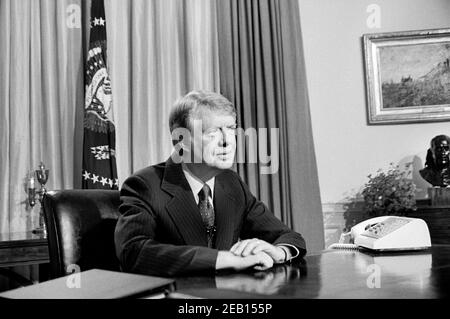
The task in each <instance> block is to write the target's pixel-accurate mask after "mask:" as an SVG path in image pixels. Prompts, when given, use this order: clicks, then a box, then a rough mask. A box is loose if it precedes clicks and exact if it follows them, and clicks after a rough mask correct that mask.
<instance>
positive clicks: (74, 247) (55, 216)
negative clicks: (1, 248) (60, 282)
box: [43, 189, 120, 278]
mask: <svg viewBox="0 0 450 319" xmlns="http://www.w3.org/2000/svg"><path fill="white" fill-rule="evenodd" d="M119 203H120V197H119V191H117V190H97V189H92V190H79V189H72V190H61V191H50V192H48V193H47V194H46V195H45V196H44V198H43V207H44V217H45V223H46V225H47V238H48V246H49V255H50V269H51V274H50V275H51V277H52V278H56V277H60V276H65V275H67V274H70V273H72V272H73V271H74V270H76V269H77V268H76V266H78V267H79V269H80V270H81V271H84V270H88V269H92V268H99V269H106V270H116V271H118V270H120V266H119V261H118V259H117V257H116V253H115V246H114V229H115V226H116V223H117V218H118V217H119Z"/></svg>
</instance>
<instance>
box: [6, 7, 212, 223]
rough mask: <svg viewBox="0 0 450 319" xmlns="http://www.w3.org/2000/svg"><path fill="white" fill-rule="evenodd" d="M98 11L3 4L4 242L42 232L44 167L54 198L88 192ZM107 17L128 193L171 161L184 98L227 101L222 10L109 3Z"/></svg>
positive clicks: (118, 135) (120, 160)
mask: <svg viewBox="0 0 450 319" xmlns="http://www.w3.org/2000/svg"><path fill="white" fill-rule="evenodd" d="M90 3H91V1H89V0H88V1H81V0H77V1H74V0H63V1H60V0H58V1H55V0H21V1H13V0H0V43H1V47H0V76H1V79H2V81H1V82H0V143H1V144H0V145H1V150H2V152H1V158H0V194H1V195H0V196H1V197H0V198H1V202H0V232H8V231H11V232H16V231H29V230H31V229H33V228H35V227H37V226H38V223H39V221H38V218H39V209H40V205H39V204H37V205H36V206H35V207H34V208H31V207H29V205H28V204H27V194H26V179H27V175H28V173H29V172H30V170H32V169H37V166H38V165H39V163H40V161H43V162H44V164H45V165H46V167H47V168H49V169H50V177H49V180H48V182H47V185H46V186H47V189H49V190H51V189H65V188H66V189H70V188H80V187H81V156H82V139H83V135H82V132H83V125H82V120H83V107H84V59H83V57H84V56H85V54H86V48H87V44H88V41H89V37H88V34H89V9H90ZM105 11H106V20H107V23H106V25H107V38H108V43H107V50H108V64H109V70H110V77H111V85H112V93H113V112H114V118H115V122H116V123H115V124H116V148H117V149H116V151H117V153H116V155H117V165H118V167H117V169H118V175H119V183H120V182H123V180H124V179H125V178H126V177H127V176H129V175H130V174H131V173H132V172H134V171H136V170H138V169H140V168H142V167H145V166H147V165H151V164H156V163H158V162H161V161H164V160H165V159H167V157H168V156H169V155H170V153H171V150H172V143H171V138H170V133H169V127H168V116H169V110H170V108H171V106H172V104H173V103H174V101H175V100H176V99H177V98H178V97H180V96H181V95H184V94H185V93H187V92H188V91H190V90H192V89H204V90H211V91H218V89H219V78H218V43H217V40H218V39H217V26H216V15H215V13H216V7H215V3H214V2H213V1H209V0H186V1H185V0H152V1H147V0H135V1H123V0H105ZM73 19H75V20H78V22H77V23H75V24H74V20H73ZM69 26H71V27H69Z"/></svg>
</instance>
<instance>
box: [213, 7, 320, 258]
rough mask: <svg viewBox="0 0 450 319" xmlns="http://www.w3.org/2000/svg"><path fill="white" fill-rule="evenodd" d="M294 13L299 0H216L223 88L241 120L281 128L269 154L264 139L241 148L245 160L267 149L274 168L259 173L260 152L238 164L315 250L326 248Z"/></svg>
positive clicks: (261, 167) (252, 185) (259, 192)
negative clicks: (253, 160) (252, 154)
mask: <svg viewBox="0 0 450 319" xmlns="http://www.w3.org/2000/svg"><path fill="white" fill-rule="evenodd" d="M298 12H299V10H298V3H297V0H219V1H217V18H218V31H219V71H220V88H221V91H222V93H223V94H224V95H225V96H227V97H228V98H229V99H230V100H231V101H233V102H234V104H235V106H236V107H237V110H238V120H239V126H241V127H243V128H244V129H246V130H247V129H249V128H255V129H261V128H267V129H269V132H270V129H271V128H278V133H277V134H273V135H274V136H271V137H269V138H268V139H267V141H271V138H272V137H274V138H275V137H276V135H278V139H279V140H278V142H277V143H276V142H272V143H270V144H271V148H269V149H268V150H269V151H268V152H267V151H266V150H264V149H261V147H264V145H265V143H262V144H258V143H251V144H252V145H248V146H247V147H246V148H245V155H246V158H245V160H246V162H248V161H249V160H251V158H250V157H251V156H250V153H251V151H253V152H258V153H259V152H260V151H262V152H261V154H262V155H264V154H267V155H272V156H273V157H274V158H272V160H271V162H270V163H269V164H271V165H272V169H271V170H269V171H270V172H271V173H270V174H262V170H264V169H265V168H264V167H265V166H266V169H267V165H266V164H264V161H262V158H261V156H260V155H258V163H255V164H250V165H249V164H248V163H245V164H243V163H241V164H239V163H238V165H237V169H238V172H239V174H240V175H241V177H242V178H243V179H244V180H245V181H246V182H247V183H248V184H249V186H250V189H251V190H252V192H254V193H255V194H256V195H257V197H259V198H260V199H261V200H262V201H263V202H265V203H266V204H268V206H269V208H271V209H272V210H273V212H274V213H275V215H277V216H278V217H280V218H281V220H283V221H284V222H285V223H286V224H287V225H289V226H290V227H292V228H293V229H294V230H296V231H299V232H300V233H301V234H302V235H303V236H304V237H305V240H306V244H307V248H308V250H309V252H314V251H319V250H321V249H323V246H324V230H323V217H322V209H321V201H320V192H319V184H318V175H317V167H316V160H315V153H314V144H313V136H312V128H311V119H310V112H309V99H308V90H307V84H306V71H305V64H304V57H303V48H302V39H301V30H300V17H299V13H298ZM260 132H261V131H258V141H259V140H261V139H262V140H263V142H264V135H263V134H261V133H260ZM275 133H276V131H275ZM274 141H277V139H276V138H275V139H274ZM270 144H269V145H270ZM277 161H278V166H277V165H276V164H277Z"/></svg>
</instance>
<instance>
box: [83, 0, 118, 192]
mask: <svg viewBox="0 0 450 319" xmlns="http://www.w3.org/2000/svg"><path fill="white" fill-rule="evenodd" d="M85 79H86V81H85V84H86V91H85V105H84V123H83V124H84V125H83V127H84V136H83V171H82V174H83V175H82V180H83V182H82V187H83V188H104V189H118V179H117V168H116V138H115V126H114V119H113V111H112V93H111V82H110V79H109V75H108V70H107V64H106V19H105V6H104V3H103V0H92V4H91V23H90V37H89V51H88V54H87V61H86V71H85Z"/></svg>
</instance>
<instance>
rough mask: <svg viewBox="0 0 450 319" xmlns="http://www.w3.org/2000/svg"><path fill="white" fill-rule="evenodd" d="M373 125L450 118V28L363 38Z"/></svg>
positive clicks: (368, 101) (379, 34) (365, 36)
mask: <svg viewBox="0 0 450 319" xmlns="http://www.w3.org/2000/svg"><path fill="white" fill-rule="evenodd" d="M363 42H364V58H365V68H366V87H367V108H368V121H369V124H388V123H412V122H433V121H448V120H450V29H438V30H423V31H408V32H394V33H378V34H365V35H363Z"/></svg>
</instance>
